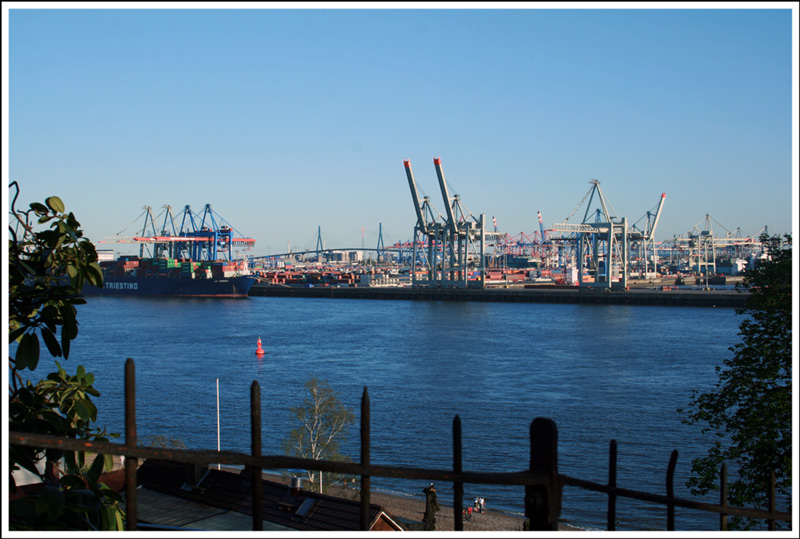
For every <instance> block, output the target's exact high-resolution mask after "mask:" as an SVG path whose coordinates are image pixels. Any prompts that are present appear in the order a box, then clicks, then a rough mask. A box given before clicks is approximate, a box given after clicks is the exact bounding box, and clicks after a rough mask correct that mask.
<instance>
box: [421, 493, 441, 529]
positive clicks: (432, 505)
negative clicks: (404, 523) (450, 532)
mask: <svg viewBox="0 0 800 539" xmlns="http://www.w3.org/2000/svg"><path fill="white" fill-rule="evenodd" d="M422 492H424V493H425V515H424V516H423V517H422V521H423V522H425V531H431V530H435V529H436V511H438V510H439V499H438V498H437V496H436V488H435V487H434V486H433V483H431V485H430V486H429V487H425V488H424V489H422Z"/></svg>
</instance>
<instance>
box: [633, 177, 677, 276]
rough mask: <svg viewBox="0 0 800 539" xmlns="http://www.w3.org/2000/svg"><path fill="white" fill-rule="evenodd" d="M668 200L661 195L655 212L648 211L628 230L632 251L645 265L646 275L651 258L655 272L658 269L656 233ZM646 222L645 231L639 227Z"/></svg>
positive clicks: (665, 196)
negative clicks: (665, 202)
mask: <svg viewBox="0 0 800 539" xmlns="http://www.w3.org/2000/svg"><path fill="white" fill-rule="evenodd" d="M666 198H667V194H666V193H661V198H659V199H658V204H656V206H655V209H654V211H650V210H648V211H647V213H645V214H644V215H643V216H642V217H641V218H640V219H639V221H636V222H635V223H634V224H633V225H631V227H630V229H629V230H628V239H629V240H630V242H631V251H635V252H636V253H637V254H638V255H639V256H638V257H637V258H639V259H640V261H641V262H642V263H644V275H645V276H646V275H647V274H648V266H647V262H648V260H649V259H650V258H652V260H653V271H657V268H658V253H657V252H656V243H655V233H656V227H658V220H659V219H660V218H661V210H663V209H664V201H665V200H666ZM642 219H644V220H645V222H644V230H642V229H640V228H639V227H638V224H639V222H641V221H642Z"/></svg>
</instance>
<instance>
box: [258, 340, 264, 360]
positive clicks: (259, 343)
mask: <svg viewBox="0 0 800 539" xmlns="http://www.w3.org/2000/svg"><path fill="white" fill-rule="evenodd" d="M256 355H257V356H263V355H264V349H263V348H261V337H259V338H258V348H257V349H256Z"/></svg>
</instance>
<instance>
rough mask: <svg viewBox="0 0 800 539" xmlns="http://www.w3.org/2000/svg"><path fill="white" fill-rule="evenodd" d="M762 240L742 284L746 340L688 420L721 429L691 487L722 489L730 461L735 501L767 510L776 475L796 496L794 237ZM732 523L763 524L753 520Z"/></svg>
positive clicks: (694, 403)
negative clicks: (721, 479)
mask: <svg viewBox="0 0 800 539" xmlns="http://www.w3.org/2000/svg"><path fill="white" fill-rule="evenodd" d="M760 239H761V243H762V245H763V246H764V248H765V254H766V257H765V258H763V259H759V260H757V261H756V263H755V265H754V267H753V268H752V269H750V270H748V271H746V273H745V280H744V283H743V284H742V285H741V288H745V289H748V290H749V291H750V296H749V298H748V299H747V302H746V304H745V307H744V308H743V309H738V310H737V314H739V315H745V319H744V320H743V321H742V322H741V324H740V325H739V336H740V338H741V341H740V342H738V343H737V344H736V345H735V346H733V347H731V348H729V350H730V351H731V352H733V355H732V356H731V357H729V358H727V359H725V360H724V362H723V365H722V366H717V373H718V374H719V379H718V381H717V383H716V386H715V387H714V388H713V389H711V390H709V391H706V392H704V393H700V392H698V391H696V390H695V391H693V393H692V398H691V403H690V408H689V410H688V411H686V412H687V414H688V417H687V418H686V419H684V423H688V424H694V423H700V424H702V425H703V427H702V430H703V432H713V433H714V434H715V435H716V440H715V442H714V444H713V446H712V447H711V448H710V449H709V451H708V454H707V455H706V456H705V457H701V458H698V459H695V460H694V461H693V463H692V471H693V473H694V474H695V475H693V477H691V478H690V480H689V481H688V482H687V486H688V487H689V488H690V489H691V492H692V493H693V494H697V495H703V494H706V493H708V492H710V491H712V490H717V489H718V488H719V484H718V481H719V470H720V466H721V465H722V463H723V462H730V463H732V464H733V465H732V467H731V468H732V472H733V474H734V476H735V479H734V480H733V481H731V482H729V484H728V501H729V503H730V504H731V505H735V506H740V507H747V506H754V507H758V508H763V509H766V508H767V492H768V481H769V477H770V474H771V473H772V472H774V473H775V481H776V490H777V497H778V499H781V498H783V499H790V491H791V482H792V238H791V236H790V235H785V236H784V237H783V238H781V237H779V236H772V237H770V236H768V235H766V234H764V235H762V236H761V238H760ZM679 411H680V412H684V410H682V409H681V410H679ZM732 524H733V525H734V526H735V527H741V528H745V529H751V528H753V527H756V526H758V522H756V521H755V520H753V519H736V518H735V519H733V521H732Z"/></svg>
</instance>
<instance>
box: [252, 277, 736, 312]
mask: <svg viewBox="0 0 800 539" xmlns="http://www.w3.org/2000/svg"><path fill="white" fill-rule="evenodd" d="M249 296H251V297H255V296H270V297H293V298H332V299H394V300H397V299H402V300H427V301H495V302H497V301H501V302H512V303H585V304H607V305H663V306H676V307H731V308H741V307H744V303H745V300H746V299H747V297H748V296H749V293H748V292H737V291H735V290H664V291H661V290H653V289H641V288H639V289H636V288H634V289H631V290H615V291H610V290H596V289H595V290H593V289H588V288H585V289H577V288H575V287H571V288H539V287H536V288H522V287H509V288H484V289H467V290H464V289H442V288H409V287H377V286H376V287H366V286H365V287H325V286H317V287H295V286H281V285H268V284H260V283H257V284H255V285H253V287H252V288H251V289H250V293H249Z"/></svg>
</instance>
